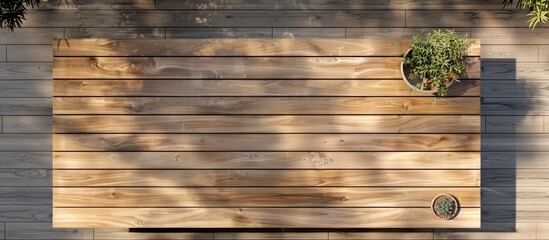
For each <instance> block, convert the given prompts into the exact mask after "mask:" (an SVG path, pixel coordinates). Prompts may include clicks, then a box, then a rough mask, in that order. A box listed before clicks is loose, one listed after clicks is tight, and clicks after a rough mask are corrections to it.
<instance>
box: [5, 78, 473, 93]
mask: <svg viewBox="0 0 549 240" xmlns="http://www.w3.org/2000/svg"><path fill="white" fill-rule="evenodd" d="M0 86H1V83H0ZM53 86H54V92H53V94H54V95H55V96H404V97H410V96H432V94H421V93H416V92H413V93H410V87H408V85H406V83H405V82H404V81H403V80H373V79H372V80H344V79H339V80H249V79H243V80H158V79H156V80H152V79H149V80H54V81H53ZM48 88H51V84H50V86H48ZM480 89H481V88H480V80H462V81H460V82H459V83H456V84H453V85H452V86H451V87H450V88H449V92H448V95H447V96H480ZM50 96H51V93H50Z"/></svg>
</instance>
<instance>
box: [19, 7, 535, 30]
mask: <svg viewBox="0 0 549 240" xmlns="http://www.w3.org/2000/svg"><path fill="white" fill-rule="evenodd" d="M32 13H33V14H29V15H28V16H26V17H27V21H26V22H25V27H46V28H51V27H53V28H56V27H97V28H103V27H159V26H161V27H237V28H242V27H254V28H267V27H404V25H405V19H404V17H405V12H404V11H383V10H338V11H334V10H311V11H302V10H250V11H240V10H202V11H194V10H183V11H172V10H131V11H127V10H126V11H124V10H81V9H71V10H63V11H55V10H49V11H48V10H42V11H33V12H32ZM130 13H131V14H130ZM521 14H523V13H522V12H521ZM523 15H524V14H523ZM120 16H124V17H120ZM525 17H526V16H525ZM92 19H93V21H92ZM144 19H146V20H144Z"/></svg>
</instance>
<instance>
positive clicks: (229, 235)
mask: <svg viewBox="0 0 549 240" xmlns="http://www.w3.org/2000/svg"><path fill="white" fill-rule="evenodd" d="M215 239H222V240H234V239H246V240H284V239H288V240H290V239H294V240H311V239H328V232H290V231H277V232H276V231H273V232H233V231H230V230H229V231H225V232H215Z"/></svg>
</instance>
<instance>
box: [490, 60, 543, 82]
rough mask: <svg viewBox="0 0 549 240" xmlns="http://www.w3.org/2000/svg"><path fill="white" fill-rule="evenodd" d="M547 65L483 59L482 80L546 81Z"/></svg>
mask: <svg viewBox="0 0 549 240" xmlns="http://www.w3.org/2000/svg"><path fill="white" fill-rule="evenodd" d="M548 74H549V64H547V63H545V62H517V61H515V60H514V59H483V61H482V73H481V78H482V79H483V80H489V79H494V80H521V81H522V80H546V79H547V75H548Z"/></svg>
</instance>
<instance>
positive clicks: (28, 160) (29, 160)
mask: <svg viewBox="0 0 549 240" xmlns="http://www.w3.org/2000/svg"><path fill="white" fill-rule="evenodd" d="M46 151H51V149H48V150H46ZM51 161H52V153H51V152H2V153H0V166H2V169H37V168H38V169H40V168H51V166H52V163H51Z"/></svg>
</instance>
